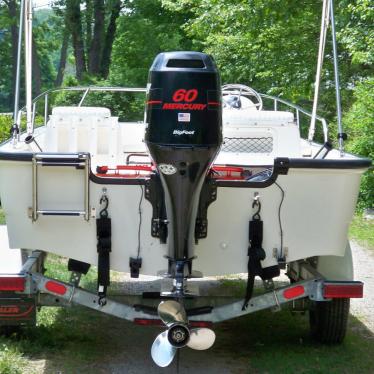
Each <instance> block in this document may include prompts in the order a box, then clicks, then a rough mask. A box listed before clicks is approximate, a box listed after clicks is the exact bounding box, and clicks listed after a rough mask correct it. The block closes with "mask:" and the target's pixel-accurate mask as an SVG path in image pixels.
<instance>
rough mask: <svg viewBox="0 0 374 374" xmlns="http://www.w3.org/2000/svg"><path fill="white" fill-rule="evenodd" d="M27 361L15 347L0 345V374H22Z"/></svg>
mask: <svg viewBox="0 0 374 374" xmlns="http://www.w3.org/2000/svg"><path fill="white" fill-rule="evenodd" d="M26 366H27V361H26V360H25V359H24V358H23V357H22V354H20V352H19V351H18V349H17V348H16V347H13V346H12V345H11V344H7V343H2V344H0V373H1V374H23V373H24V370H25V367H26Z"/></svg>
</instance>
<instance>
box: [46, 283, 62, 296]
mask: <svg viewBox="0 0 374 374" xmlns="http://www.w3.org/2000/svg"><path fill="white" fill-rule="evenodd" d="M45 288H46V289H47V290H48V291H50V292H53V293H56V294H57V295H65V293H66V291H67V288H66V287H65V286H64V285H63V284H61V283H57V282H54V281H48V282H47V283H46V284H45Z"/></svg>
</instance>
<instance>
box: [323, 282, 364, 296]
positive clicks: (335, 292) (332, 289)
mask: <svg viewBox="0 0 374 374" xmlns="http://www.w3.org/2000/svg"><path fill="white" fill-rule="evenodd" d="M363 296H364V284H363V283H362V282H349V283H345V282H341V283H340V282H336V283H335V282H334V283H329V282H325V283H324V287H323V297H324V298H326V299H339V298H361V297H363Z"/></svg>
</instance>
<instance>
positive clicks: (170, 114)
mask: <svg viewBox="0 0 374 374" xmlns="http://www.w3.org/2000/svg"><path fill="white" fill-rule="evenodd" d="M146 122H147V130H146V134H145V141H146V144H147V147H148V149H149V152H150V155H151V157H152V159H153V161H154V163H155V165H156V167H157V169H158V171H159V173H160V177H161V182H162V185H163V189H164V193H165V205H166V213H167V219H168V232H169V237H168V245H169V258H170V260H171V261H179V262H180V261H191V259H192V258H193V253H192V246H193V240H194V230H195V221H196V214H197V209H198V204H199V197H200V192H201V187H202V184H203V182H204V179H205V176H206V173H207V171H208V169H209V168H210V166H211V164H212V162H213V160H214V158H215V157H216V155H217V153H218V151H219V148H220V146H221V143H222V107H221V85H220V78H219V73H218V70H217V68H216V65H215V63H214V61H213V59H212V58H211V57H210V56H208V55H206V54H204V53H198V52H168V53H161V54H159V55H158V56H157V57H156V59H155V60H154V62H153V64H152V67H151V69H150V73H149V83H148V96H147V113H146Z"/></svg>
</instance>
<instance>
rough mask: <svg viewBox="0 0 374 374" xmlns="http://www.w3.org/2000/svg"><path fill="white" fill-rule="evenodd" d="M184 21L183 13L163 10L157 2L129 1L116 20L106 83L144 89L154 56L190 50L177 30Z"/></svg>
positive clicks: (146, 0)
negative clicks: (108, 80) (166, 52)
mask: <svg viewBox="0 0 374 374" xmlns="http://www.w3.org/2000/svg"><path fill="white" fill-rule="evenodd" d="M185 21H186V18H185V16H184V15H183V14H175V13H174V12H172V11H169V10H168V9H166V8H164V7H163V6H162V2H161V1H160V0H137V1H129V2H128V3H127V4H126V7H125V8H124V12H123V13H122V15H121V17H120V19H119V25H118V34H117V38H116V40H115V43H114V48H113V58H112V65H111V68H110V81H111V82H112V83H113V84H118V85H130V86H142V87H144V86H145V84H146V82H147V76H148V70H149V67H150V65H151V63H152V61H153V59H154V58H155V56H156V55H157V54H158V53H160V52H165V51H172V50H189V49H191V47H192V43H191V40H190V39H189V38H188V37H187V36H186V34H185V32H184V31H183V30H182V28H181V26H182V25H183V24H184V23H185Z"/></svg>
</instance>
